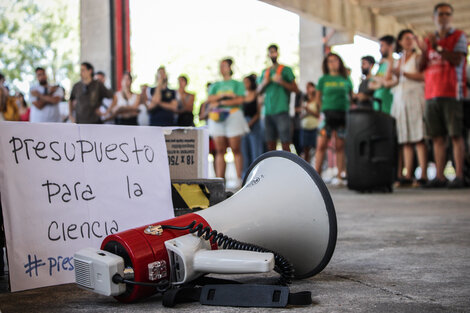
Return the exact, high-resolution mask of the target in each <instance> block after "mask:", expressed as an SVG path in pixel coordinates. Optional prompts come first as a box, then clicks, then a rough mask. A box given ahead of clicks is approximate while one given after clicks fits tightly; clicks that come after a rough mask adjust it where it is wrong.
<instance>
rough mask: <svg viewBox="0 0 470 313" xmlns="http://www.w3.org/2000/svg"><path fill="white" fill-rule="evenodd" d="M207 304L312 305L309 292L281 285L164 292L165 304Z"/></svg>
mask: <svg viewBox="0 0 470 313" xmlns="http://www.w3.org/2000/svg"><path fill="white" fill-rule="evenodd" d="M197 301H199V303H201V304H203V305H214V306H233V307H265V308H283V307H286V306H287V305H310V304H312V295H311V293H310V292H309V291H302V292H298V293H290V292H289V287H286V286H279V285H253V284H217V285H205V286H203V287H202V288H201V287H182V288H178V289H172V290H169V291H167V292H166V293H164V294H163V301H162V303H163V306H165V307H174V306H175V305H176V304H178V303H186V302H197Z"/></svg>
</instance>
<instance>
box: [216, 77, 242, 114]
mask: <svg viewBox="0 0 470 313" xmlns="http://www.w3.org/2000/svg"><path fill="white" fill-rule="evenodd" d="M219 94H227V95H235V96H242V97H243V96H244V95H245V86H244V85H243V83H242V82H239V81H237V80H234V79H229V80H222V81H218V82H215V83H213V84H212V85H211V87H210V88H209V95H219ZM221 107H222V108H225V107H226V106H221ZM226 108H233V106H227V107H226Z"/></svg>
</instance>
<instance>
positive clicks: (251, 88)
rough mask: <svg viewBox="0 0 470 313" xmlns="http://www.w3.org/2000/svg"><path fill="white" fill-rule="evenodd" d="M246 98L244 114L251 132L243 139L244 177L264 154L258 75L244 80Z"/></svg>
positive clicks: (252, 75)
mask: <svg viewBox="0 0 470 313" xmlns="http://www.w3.org/2000/svg"><path fill="white" fill-rule="evenodd" d="M243 85H245V98H244V100H243V114H244V116H245V120H246V122H247V123H248V127H249V128H250V132H249V133H248V134H246V135H245V136H243V138H242V154H243V175H245V173H246V171H247V170H248V167H249V166H250V165H251V163H253V162H254V160H255V159H256V158H257V157H259V156H260V155H261V154H263V136H264V132H263V127H262V125H261V101H258V93H257V92H256V89H257V88H258V86H257V84H256V75H254V74H251V75H249V76H247V77H245V78H244V79H243Z"/></svg>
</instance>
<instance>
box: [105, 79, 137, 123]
mask: <svg viewBox="0 0 470 313" xmlns="http://www.w3.org/2000/svg"><path fill="white" fill-rule="evenodd" d="M131 85H132V76H131V74H130V73H129V72H125V73H124V74H123V76H122V80H121V90H120V91H118V92H116V97H114V100H113V103H112V104H111V106H110V107H109V110H110V111H111V113H112V115H111V117H110V118H108V119H113V118H116V124H117V125H138V124H137V115H138V114H139V109H138V107H139V97H138V95H136V94H135V93H133V92H132V91H131Z"/></svg>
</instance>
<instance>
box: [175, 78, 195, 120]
mask: <svg viewBox="0 0 470 313" xmlns="http://www.w3.org/2000/svg"><path fill="white" fill-rule="evenodd" d="M178 84H179V88H178V93H177V94H176V100H177V101H178V111H177V112H178V118H177V122H176V124H177V125H178V126H194V115H193V108H194V94H192V93H189V92H187V91H186V86H187V85H188V78H187V77H186V76H185V75H180V77H178Z"/></svg>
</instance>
